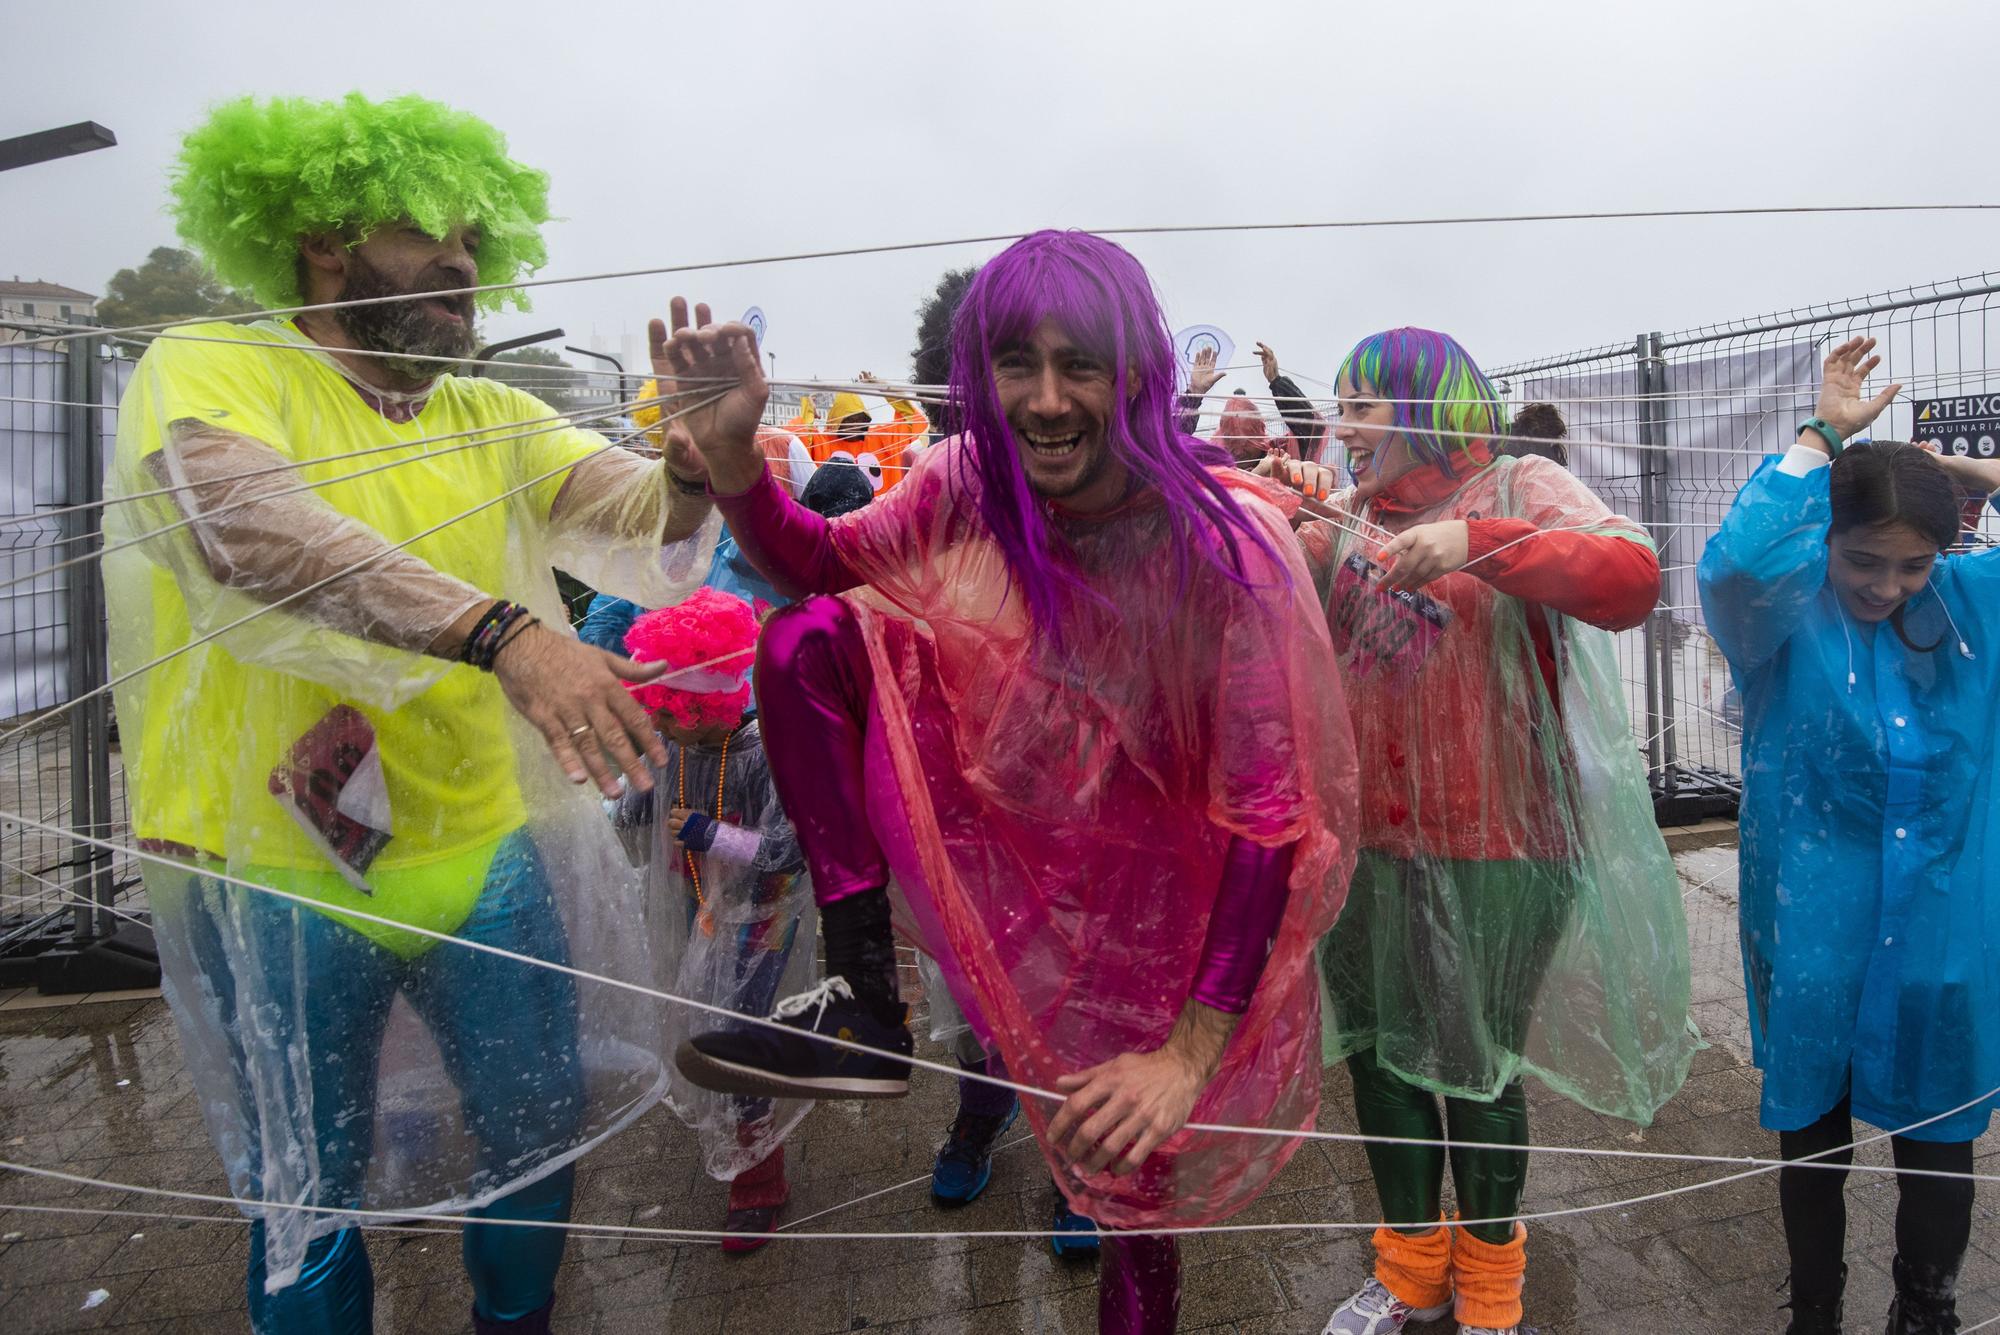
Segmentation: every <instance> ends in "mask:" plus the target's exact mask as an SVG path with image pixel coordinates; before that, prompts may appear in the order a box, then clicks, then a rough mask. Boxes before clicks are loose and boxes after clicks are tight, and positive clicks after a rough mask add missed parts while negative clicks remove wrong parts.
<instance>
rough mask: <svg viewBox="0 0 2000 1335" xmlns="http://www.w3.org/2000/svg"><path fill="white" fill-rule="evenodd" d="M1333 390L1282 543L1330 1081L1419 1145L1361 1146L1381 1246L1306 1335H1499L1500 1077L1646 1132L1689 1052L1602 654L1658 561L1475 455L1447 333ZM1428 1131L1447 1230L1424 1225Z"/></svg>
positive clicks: (1669, 940)
mask: <svg viewBox="0 0 2000 1335" xmlns="http://www.w3.org/2000/svg"><path fill="white" fill-rule="evenodd" d="M1337 393H1338V395H1339V414H1338V422H1337V423H1336V425H1335V427H1334V438H1335V440H1336V441H1337V442H1338V443H1339V444H1341V445H1343V446H1344V447H1345V448H1346V451H1347V458H1348V461H1349V464H1350V466H1351V467H1352V469H1353V473H1354V484H1353V486H1352V487H1350V488H1349V489H1347V490H1345V491H1342V492H1339V493H1337V494H1336V495H1334V496H1333V497H1332V500H1331V505H1332V507H1333V510H1334V517H1333V518H1330V519H1319V520H1314V521H1311V522H1308V523H1306V524H1305V525H1304V526H1303V527H1302V528H1301V530H1300V535H1299V536H1300V540H1301V542H1302V543H1303V544H1304V546H1305V549H1306V563H1307V565H1308V566H1309V567H1310V568H1311V570H1312V573H1313V580H1314V584H1315V586H1316V588H1317V590H1318V593H1319V597H1320V601H1321V605H1322V607H1323V614H1324V616H1325V618H1326V621H1327V624H1328V627H1329V629H1330V630H1331V631H1332V634H1333V641H1334V648H1335V650H1336V652H1337V653H1338V654H1339V656H1340V660H1341V665H1342V667H1343V669H1344V671H1343V677H1344V679H1345V681H1344V685H1345V689H1346V692H1347V698H1348V701H1349V704H1350V707H1351V709H1352V711H1353V720H1354V729H1355V746H1356V749H1357V751H1358V753H1359V756H1360V760H1361V764H1362V773H1363V775H1364V780H1363V785H1362V794H1361V838H1360V855H1359V861H1358V864H1357V866H1356V868H1355V874H1354V880H1353V883H1352V886H1351V887H1350V889H1349V892H1348V898H1347V905H1346V908H1345V909H1344V910H1343V911H1342V914H1341V917H1340V920H1339V922H1337V923H1336V924H1335V925H1334V928H1333V930H1332V931H1331V932H1330V933H1329V934H1328V936H1327V938H1326V940H1325V941H1324V942H1323V943H1322V945H1321V949H1320V964H1321V969H1322V972H1323V974H1324V976H1325V980H1326V985H1327V993H1328V996H1329V998H1330V1000H1331V1006H1330V1008H1329V1010H1328V1011H1327V1015H1326V1056H1327V1059H1328V1060H1329V1061H1331V1060H1336V1059H1343V1058H1344V1059H1345V1060H1346V1061H1347V1065H1348V1069H1349V1071H1350V1072H1351V1073H1352V1075H1353V1078H1354V1102H1355V1111H1356V1116H1357V1119H1358V1120H1359V1123H1360V1127H1361V1130H1362V1132H1363V1133H1364V1134H1366V1135H1370V1136H1381V1137H1392V1138H1403V1139H1408V1140H1420V1141H1429V1142H1433V1143H1432V1144H1428V1145H1411V1144H1380V1143H1371V1144H1370V1145H1369V1147H1368V1158H1369V1165H1370V1167H1371V1168H1372V1169H1373V1171H1374V1176H1375V1184H1376V1188H1377V1191H1378V1193H1379V1194H1380V1196H1381V1201H1382V1211H1383V1213H1382V1218H1383V1219H1385V1220H1388V1221H1390V1222H1391V1223H1393V1224H1394V1225H1396V1226H1395V1227H1391V1228H1383V1229H1380V1230H1378V1231H1377V1233H1376V1234H1375V1249H1376V1262H1375V1273H1374V1275H1373V1277H1372V1278H1370V1279H1369V1281H1368V1282H1367V1284H1366V1285H1365V1286H1364V1287H1363V1288H1362V1289H1361V1290H1360V1292H1358V1293H1356V1294H1355V1295H1354V1297H1352V1298H1351V1299H1349V1300H1348V1301H1347V1303H1345V1304H1344V1305H1343V1306H1342V1307H1341V1308H1340V1309H1339V1310H1338V1311H1337V1312H1335V1313H1334V1315H1333V1318H1332V1320H1331V1321H1330V1322H1329V1323H1328V1325H1327V1327H1326V1330H1327V1332H1328V1335H1384V1333H1385V1332H1391V1331H1395V1330H1400V1329H1401V1328H1402V1326H1403V1324H1404V1323H1405V1322H1406V1321H1411V1320H1417V1321H1428V1320H1434V1319H1436V1318H1439V1317H1441V1316H1443V1315H1444V1314H1445V1313H1446V1312H1448V1311H1452V1310H1453V1309H1454V1308H1455V1309H1456V1315H1457V1319H1458V1321H1459V1323H1460V1328H1461V1329H1463V1330H1465V1331H1468V1332H1492V1331H1501V1332H1508V1331H1513V1330H1514V1329H1516V1328H1517V1327H1518V1325H1519V1323H1520V1320H1521V1286H1522V1274H1523V1266H1524V1264H1525V1261H1526V1252H1525V1240H1526V1230H1525V1228H1524V1227H1523V1226H1522V1225H1521V1224H1520V1223H1519V1222H1518V1221H1517V1220H1516V1219H1515V1216H1516V1214H1517V1213H1518V1212H1519V1208H1520V1202H1521V1193H1522V1188H1523V1185H1524V1182H1525V1179H1526V1169H1527V1161H1526V1156H1525V1155H1524V1154H1522V1153H1519V1152H1518V1151H1517V1150H1516V1149H1514V1148H1511V1147H1518V1146H1525V1145H1526V1144H1527V1143H1528V1118H1527V1103H1526V1100H1525V1098H1524V1097H1523V1094H1522V1089H1521V1077H1523V1076H1525V1075H1534V1076H1536V1077H1538V1078H1540V1079H1541V1080H1542V1081H1543V1082H1544V1083H1545V1084H1547V1085H1548V1086H1550V1087H1551V1088H1553V1089H1555V1090H1557V1091H1558V1092H1560V1093H1562V1094H1564V1095H1566V1096H1568V1097H1569V1098H1571V1099H1574V1100H1576V1101H1577V1102H1578V1103H1581V1104H1583V1105H1584V1106H1586V1107H1589V1108H1593V1109H1595V1110H1597V1111H1599V1112H1603V1113H1609V1114H1612V1115H1614V1116H1618V1117H1624V1118H1628V1119H1630V1120H1632V1121H1634V1122H1637V1123H1639V1124H1641V1125H1644V1124H1646V1123H1647V1122H1649V1121H1650V1120H1651V1119H1652V1116H1653V1114H1654V1112H1655V1111H1656V1110H1657V1109H1658V1108H1659V1106H1660V1105H1661V1104H1662V1103H1664V1102H1665V1101H1666V1100H1667V1098H1668V1097H1669V1096H1671V1095H1672V1094H1673V1092H1674V1091H1675V1090H1676V1089H1678V1088H1679V1087H1680V1085H1681V1082H1682V1081H1683V1080H1684V1079H1685V1078H1686V1075H1687V1067H1688V1060H1689V1058H1690V1056H1691V1054H1692V1053H1693V1051H1694V1049H1695V1047H1696V1045H1697V1040H1696V1037H1695V1033H1694V1030H1693V1028H1692V1027H1691V1026H1690V1024H1689V1023H1688V1020H1687V1002H1688V959H1687V934H1686V930H1685V927H1684V925H1683V921H1682V916H1681V899H1680V892H1679V888H1678V883H1677V881H1676V878H1675V873H1674V868H1673V864H1672V862H1671V860H1670V859H1669V857H1668V855H1667V850H1666V847H1665V845H1664V843H1663V842H1662V841H1661V839H1660V835H1659V832H1658V830H1657V829H1656V828H1655V826H1654V822H1653V813H1652V806H1651V801H1650V797H1649V794H1648V791H1647V785H1646V776H1645V773H1644V771H1643V769H1642V768H1641V766H1640V763H1639V758H1638V754H1637V752H1635V751H1634V750H1633V748H1632V745H1631V737H1630V733H1629V730H1628V728H1627V725H1626V718H1625V706H1624V694H1623V691H1622V689H1621V688H1620V685H1619V679H1618V673H1617V670H1616V665H1615V663H1614V661H1613V658H1612V651H1611V650H1612V646H1611V636H1610V634H1609V632H1611V631H1615V630H1623V629H1626V628H1628V627H1631V626H1636V625H1638V624H1639V623H1640V622H1641V621H1643V620H1644V619H1645V617H1646V615H1647V614H1648V612H1649V611H1650V610H1651V609H1652V607H1653V604H1654V602H1655V600H1656V599H1657V597H1658V593H1659V583H1660V572H1659V561H1658V558H1657V556H1656V554H1655V552H1654V549H1653V545H1652V543H1651V541H1650V540H1649V539H1648V538H1647V536H1646V533H1645V531H1644V530H1642V529H1641V528H1640V527H1639V526H1638V525H1636V524H1634V523H1632V522H1631V521H1630V520H1627V519H1624V518H1621V517H1619V516H1617V515H1614V514H1612V513H1610V512H1609V511H1608V510H1607V509H1606V508H1605V506H1604V503H1603V502H1602V501H1600V500H1599V499H1598V498H1597V497H1596V496H1595V495H1593V494H1592V493H1591V492H1590V490H1589V489H1588V488H1587V487H1585V486H1584V485H1583V484H1582V483H1581V482H1578V481H1577V480H1576V478H1574V477H1573V476H1571V475H1570V474H1569V473H1568V472H1566V471H1565V470H1564V469H1562V468H1561V467H1559V466H1558V465H1556V464H1554V463H1552V462H1551V461H1549V460H1547V459H1542V458H1521V459H1515V458H1506V457H1501V456H1500V455H1499V454H1498V452H1497V446H1498V445H1499V443H1500V442H1501V440H1502V438H1503V437H1504V436H1505V433H1506V430H1507V416H1506V412H1505V410H1504V409H1503V408H1502V407H1501V404H1500V402H1499V399H1498V397H1497V396H1496V395H1495V394H1494V392H1493V387H1492V385H1491V384H1489V383H1488V381H1487V379H1486V377H1485V376H1484V375H1483V374H1481V372H1480V370H1479V368H1478V366H1476V365H1475V364H1474V363H1473V360H1472V358H1471V357H1470V356H1469V355H1468V354H1467V353H1466V351H1465V349H1464V348H1462V347H1460V346H1459V345H1458V344H1457V343H1455V342H1454V341H1452V340H1451V339H1450V338H1447V337H1446V336H1445V335H1443V334H1439V333H1434V332H1432V331H1430V330H1424V329H1392V330H1388V331H1386V332H1383V333H1379V334H1373V335H1371V336H1369V337H1368V338H1365V339H1363V340H1362V341H1361V342H1360V343H1359V344H1358V345H1356V347H1355V349H1354V351H1353V352H1352V353H1350V354H1349V355H1348V357H1347V360H1346V361H1345V362H1344V363H1343V364H1342V366H1341V368H1340V375H1339V380H1338V386H1337ZM1278 466H1280V467H1286V468H1287V471H1288V472H1290V473H1291V474H1292V476H1293V477H1294V480H1295V481H1305V476H1304V475H1305V474H1307V473H1308V472H1312V473H1314V474H1318V471H1319V470H1310V469H1308V468H1307V467H1305V466H1301V465H1283V464H1280V465H1278ZM1319 481H1320V478H1319V477H1318V476H1315V477H1314V478H1313V480H1312V484H1311V489H1313V490H1318V489H1319V487H1318V483H1319ZM1440 1105H1442V1106H1440ZM1447 1136H1448V1138H1449V1140H1450V1142H1451V1146H1452V1148H1451V1152H1450V1155H1449V1162H1450V1166H1451V1170H1452V1177H1453V1181H1454V1183H1455V1185H1456V1188H1457V1193H1456V1194H1457V1203H1458V1210H1459V1218H1460V1222H1457V1223H1455V1224H1451V1223H1447V1224H1446V1225H1445V1226H1441V1225H1440V1217H1441V1215H1440V1210H1441V1200H1440V1197H1441V1194H1442V1190H1443V1179H1444V1171H1445V1166H1446V1162H1447V1155H1446V1153H1445V1151H1444V1150H1443V1149H1442V1148H1438V1147H1437V1146H1436V1144H1435V1143H1436V1142H1439V1141H1442V1140H1444V1139H1446V1138H1447ZM1487 1146H1507V1147H1510V1148H1508V1149H1499V1148H1486V1147H1487Z"/></svg>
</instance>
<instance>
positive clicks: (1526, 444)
mask: <svg viewBox="0 0 2000 1335" xmlns="http://www.w3.org/2000/svg"><path fill="white" fill-rule="evenodd" d="M1507 434H1509V435H1511V436H1516V437H1519V436H1531V437H1533V439H1532V440H1518V439H1517V440H1510V441H1506V442H1504V443H1503V444H1502V445H1501V447H1500V453H1502V454H1506V455H1511V456H1513V457H1514V458H1516V459H1521V458H1525V457H1527V456H1528V455H1530V454H1535V455H1540V456H1541V457H1542V458H1544V459H1553V460H1555V461H1556V462H1557V463H1559V464H1561V465H1562V466H1563V467H1564V468H1568V467H1569V446H1567V445H1565V444H1563V443H1562V442H1563V439H1564V438H1565V437H1566V436H1568V435H1569V423H1567V422H1565V421H1563V415H1562V414H1561V413H1560V412H1558V411H1556V406H1555V405H1554V404H1553V403H1524V404H1522V405H1521V411H1519V412H1517V413H1515V414H1514V423H1513V425H1512V426H1511V427H1509V428H1508V432H1507ZM1543 442H1547V443H1546V444H1544V443H1543Z"/></svg>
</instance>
